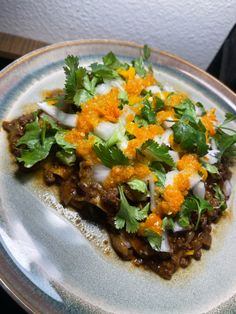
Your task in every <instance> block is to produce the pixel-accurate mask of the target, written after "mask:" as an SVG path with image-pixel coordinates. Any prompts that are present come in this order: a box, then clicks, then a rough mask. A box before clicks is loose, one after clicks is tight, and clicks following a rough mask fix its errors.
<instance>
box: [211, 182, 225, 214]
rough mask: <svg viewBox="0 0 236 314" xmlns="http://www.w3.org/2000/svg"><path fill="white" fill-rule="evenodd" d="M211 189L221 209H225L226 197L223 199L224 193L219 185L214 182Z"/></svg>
mask: <svg viewBox="0 0 236 314" xmlns="http://www.w3.org/2000/svg"><path fill="white" fill-rule="evenodd" d="M213 190H214V192H215V198H216V199H217V200H218V201H219V202H220V204H219V207H220V208H221V209H223V210H225V209H226V208H227V204H226V199H225V195H224V193H223V192H222V190H221V188H220V187H219V185H218V184H216V183H215V184H214V186H213Z"/></svg>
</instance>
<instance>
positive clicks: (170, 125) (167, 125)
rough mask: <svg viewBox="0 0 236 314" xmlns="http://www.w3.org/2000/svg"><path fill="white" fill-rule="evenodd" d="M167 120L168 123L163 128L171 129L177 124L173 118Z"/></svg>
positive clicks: (165, 122)
mask: <svg viewBox="0 0 236 314" xmlns="http://www.w3.org/2000/svg"><path fill="white" fill-rule="evenodd" d="M166 120H168V121H164V122H163V126H164V128H165V129H169V128H171V127H172V126H173V125H174V124H175V121H174V120H173V118H172V117H171V116H169V117H167V118H166Z"/></svg>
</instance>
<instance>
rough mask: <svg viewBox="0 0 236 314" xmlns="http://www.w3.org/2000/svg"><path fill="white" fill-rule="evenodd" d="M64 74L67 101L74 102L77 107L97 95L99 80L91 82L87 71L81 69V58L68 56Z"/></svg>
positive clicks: (93, 78)
mask: <svg viewBox="0 0 236 314" xmlns="http://www.w3.org/2000/svg"><path fill="white" fill-rule="evenodd" d="M64 72H65V75H66V81H65V100H66V101H68V102H74V103H75V105H76V106H80V104H81V103H83V102H86V101H87V100H89V99H90V98H92V97H93V96H94V95H95V87H96V84H97V81H98V80H97V78H96V77H92V79H91V80H90V78H89V75H88V73H87V70H86V69H85V68H83V67H79V58H78V57H75V56H68V57H67V58H66V59H65V66H64Z"/></svg>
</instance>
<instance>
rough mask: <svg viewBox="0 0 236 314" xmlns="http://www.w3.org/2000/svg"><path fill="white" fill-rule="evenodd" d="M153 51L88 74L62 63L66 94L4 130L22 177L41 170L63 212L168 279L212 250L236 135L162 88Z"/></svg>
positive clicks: (53, 95) (72, 60)
mask: <svg viewBox="0 0 236 314" xmlns="http://www.w3.org/2000/svg"><path fill="white" fill-rule="evenodd" d="M149 56H150V50H149V48H148V47H147V46H144V51H143V55H140V57H138V58H136V59H134V60H133V61H132V62H131V63H129V64H128V63H126V62H122V61H120V60H119V59H118V58H117V57H116V56H115V55H114V54H113V53H112V52H109V53H108V54H107V55H105V56H104V57H103V59H102V62H101V63H93V64H91V65H90V66H89V67H86V68H85V67H82V66H80V64H79V58H78V57H76V56H72V55H70V56H68V57H67V58H66V59H65V66H64V72H65V86H64V89H63V90H59V89H58V90H55V91H51V92H50V93H47V97H46V98H45V99H44V100H43V101H42V102H39V103H38V110H37V111H34V112H32V113H30V114H24V115H22V116H21V117H19V118H16V119H15V120H12V121H5V122H3V128H4V129H5V130H6V131H7V132H8V139H9V146H10V150H11V152H12V154H13V155H14V156H15V157H16V161H17V163H18V165H19V168H20V170H21V171H22V172H21V173H22V174H21V175H22V176H23V175H24V173H25V172H24V169H30V171H32V172H33V171H35V169H38V168H40V169H43V175H44V180H45V183H46V184H48V185H52V184H56V185H58V187H59V193H60V200H61V202H62V204H63V205H65V206H68V205H70V206H72V207H73V208H75V209H76V210H79V211H83V212H86V211H90V212H91V213H93V214H96V215H99V216H100V217H101V219H100V220H101V221H102V222H103V224H104V225H105V226H106V228H107V231H108V233H109V236H110V241H111V244H112V246H113V248H114V250H115V251H116V253H117V254H118V255H119V256H120V257H121V258H122V259H124V260H130V261H132V262H133V263H134V264H135V265H137V266H140V265H144V266H145V267H146V268H148V269H151V270H152V271H154V272H156V273H157V274H158V275H160V276H161V277H162V278H165V279H170V278H171V277H172V275H173V273H174V272H175V271H176V270H177V269H178V268H179V267H182V268H185V267H187V266H188V265H189V264H190V262H191V260H192V259H195V260H199V259H200V258H201V255H202V249H209V248H210V246H211V240H212V238H211V230H212V224H214V223H216V222H218V221H219V219H220V217H221V216H222V215H223V214H224V212H225V211H226V210H227V200H228V199H229V197H230V194H231V184H230V178H231V171H230V166H231V165H232V163H233V159H234V156H235V153H236V147H235V142H236V133H235V130H234V129H232V128H231V127H230V125H229V126H228V123H231V122H232V121H233V120H235V119H236V117H235V116H234V115H233V114H230V113H227V114H226V115H225V120H224V121H222V122H220V121H218V120H217V117H216V109H215V108H212V109H210V110H207V109H206V108H205V107H204V105H203V104H202V103H200V102H196V101H193V100H192V99H190V97H189V96H188V95H187V94H186V93H185V92H182V91H178V90H174V89H173V88H172V87H170V86H168V85H167V84H163V82H160V81H159V80H158V76H157V75H155V73H154V72H153V70H152V66H151V64H150V63H149V62H148V59H149Z"/></svg>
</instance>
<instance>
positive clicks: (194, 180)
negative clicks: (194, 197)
mask: <svg viewBox="0 0 236 314" xmlns="http://www.w3.org/2000/svg"><path fill="white" fill-rule="evenodd" d="M183 171H184V170H183ZM200 181H201V177H200V176H199V174H197V173H196V174H193V175H192V176H191V177H190V178H189V184H190V188H191V189H192V188H193V187H194V186H195V185H196V184H197V183H199V182H200Z"/></svg>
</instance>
